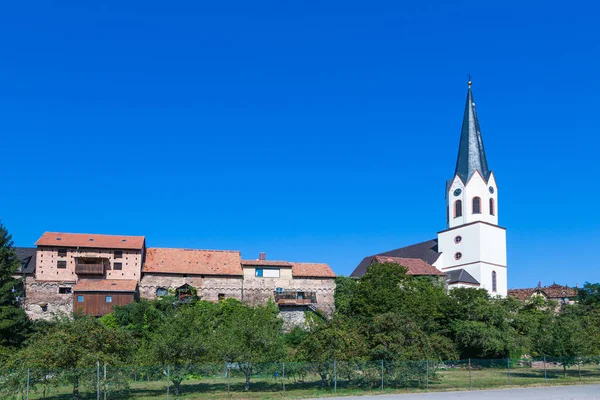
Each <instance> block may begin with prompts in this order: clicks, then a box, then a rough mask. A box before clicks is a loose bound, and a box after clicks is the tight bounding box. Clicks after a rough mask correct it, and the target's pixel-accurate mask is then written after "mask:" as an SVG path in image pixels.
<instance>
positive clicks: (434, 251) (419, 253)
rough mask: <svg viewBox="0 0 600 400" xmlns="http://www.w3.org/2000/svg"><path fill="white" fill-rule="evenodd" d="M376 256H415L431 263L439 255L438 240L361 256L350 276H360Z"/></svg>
mask: <svg viewBox="0 0 600 400" xmlns="http://www.w3.org/2000/svg"><path fill="white" fill-rule="evenodd" d="M376 256H387V257H400V258H416V259H419V260H423V261H425V262H426V263H428V264H430V265H433V263H435V262H436V261H437V259H438V257H439V256H440V253H438V241H437V239H433V240H428V241H426V242H421V243H417V244H413V245H411V246H406V247H401V248H399V249H394V250H389V251H385V252H383V253H379V254H374V255H372V256H368V257H365V258H363V260H362V261H361V262H360V264H358V265H357V267H356V268H355V269H354V271H353V272H352V274H350V276H354V277H357V278H359V277H361V276H363V275H364V274H365V272H367V268H368V267H369V265H371V263H372V262H373V258H375V257H376Z"/></svg>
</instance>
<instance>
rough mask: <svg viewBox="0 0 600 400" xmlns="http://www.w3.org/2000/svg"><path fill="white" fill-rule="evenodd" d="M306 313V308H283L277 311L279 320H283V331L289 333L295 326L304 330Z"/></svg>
mask: <svg viewBox="0 0 600 400" xmlns="http://www.w3.org/2000/svg"><path fill="white" fill-rule="evenodd" d="M307 311H308V308H307V307H285V308H282V309H281V310H279V318H281V319H283V330H284V331H286V332H289V331H290V330H292V329H293V328H294V327H296V326H299V327H301V328H304V327H305V325H306V312H307Z"/></svg>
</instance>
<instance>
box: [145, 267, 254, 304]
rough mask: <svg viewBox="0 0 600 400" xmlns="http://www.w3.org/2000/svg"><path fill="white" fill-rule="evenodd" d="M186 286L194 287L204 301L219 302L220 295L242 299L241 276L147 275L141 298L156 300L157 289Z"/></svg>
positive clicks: (172, 288)
mask: <svg viewBox="0 0 600 400" xmlns="http://www.w3.org/2000/svg"><path fill="white" fill-rule="evenodd" d="M185 284H188V285H190V286H193V287H194V288H196V290H197V294H198V296H200V298H201V299H202V300H209V301H217V300H218V299H219V294H223V295H224V296H225V297H226V298H234V299H238V300H241V299H242V287H243V279H242V277H241V276H218V277H212V276H209V277H204V278H203V277H201V276H200V275H187V276H186V275H183V274H177V275H176V274H151V273H146V274H144V277H143V278H142V281H141V282H140V285H139V290H140V297H142V298H144V299H149V300H152V299H155V298H156V289H158V288H164V289H167V290H168V289H171V290H174V289H177V288H178V287H181V286H183V285H185Z"/></svg>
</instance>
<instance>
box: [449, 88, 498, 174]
mask: <svg viewBox="0 0 600 400" xmlns="http://www.w3.org/2000/svg"><path fill="white" fill-rule="evenodd" d="M475 171H478V172H479V173H480V174H481V177H482V178H483V179H485V181H486V182H487V180H488V179H489V177H490V172H491V171H490V170H489V169H488V164H487V159H486V157H485V150H484V149H483V139H482V138H481V129H480V128H479V120H478V119H477V112H476V110H475V101H474V100H473V92H472V90H471V82H469V89H468V92H467V104H466V105H465V114H464V116H463V123H462V129H461V132H460V143H459V146H458V157H457V159H456V171H455V172H454V174H455V175H458V176H459V177H460V179H462V181H463V182H464V183H467V181H468V180H469V179H470V178H471V176H473V174H474V173H475Z"/></svg>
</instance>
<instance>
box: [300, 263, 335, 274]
mask: <svg viewBox="0 0 600 400" xmlns="http://www.w3.org/2000/svg"><path fill="white" fill-rule="evenodd" d="M292 276H293V277H294V278H335V273H334V272H333V271H332V269H331V268H330V267H329V265H327V264H315V263H296V262H295V263H292Z"/></svg>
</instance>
